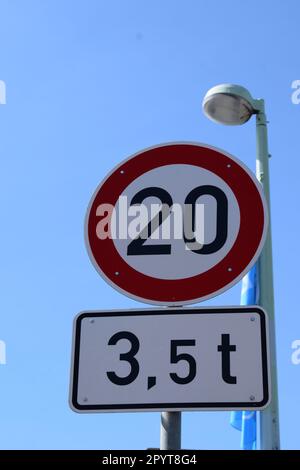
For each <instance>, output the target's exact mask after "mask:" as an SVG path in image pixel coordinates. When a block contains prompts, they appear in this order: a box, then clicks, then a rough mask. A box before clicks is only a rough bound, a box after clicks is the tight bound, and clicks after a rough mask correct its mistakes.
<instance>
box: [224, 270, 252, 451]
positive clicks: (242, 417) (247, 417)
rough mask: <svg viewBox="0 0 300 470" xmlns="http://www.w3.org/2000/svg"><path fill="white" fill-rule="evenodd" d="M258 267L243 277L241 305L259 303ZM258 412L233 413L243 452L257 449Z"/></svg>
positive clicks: (231, 418) (233, 421) (232, 424)
mask: <svg viewBox="0 0 300 470" xmlns="http://www.w3.org/2000/svg"><path fill="white" fill-rule="evenodd" d="M257 271H258V270H257V268H256V265H254V266H253V268H252V269H251V270H250V271H249V272H248V273H247V274H246V276H244V277H243V280H242V292H241V305H255V304H257V303H258V298H259V292H258V286H259V283H258V279H257V278H258V272H257ZM256 414H257V412H256V411H233V412H232V413H231V417H230V424H231V426H233V427H234V428H235V429H238V430H239V431H241V433H242V434H241V448H242V449H243V450H255V449H256Z"/></svg>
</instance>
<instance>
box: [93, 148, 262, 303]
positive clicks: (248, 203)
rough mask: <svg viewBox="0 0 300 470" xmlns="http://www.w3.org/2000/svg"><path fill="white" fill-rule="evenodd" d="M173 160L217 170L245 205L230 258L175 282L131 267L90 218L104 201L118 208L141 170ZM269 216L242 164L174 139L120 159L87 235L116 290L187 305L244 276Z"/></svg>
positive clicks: (98, 197) (98, 194) (102, 188)
mask: <svg viewBox="0 0 300 470" xmlns="http://www.w3.org/2000/svg"><path fill="white" fill-rule="evenodd" d="M170 164H172V165H174V164H189V165H195V166H199V167H201V168H205V169H207V170H209V171H211V172H213V173H215V174H216V175H218V176H219V177H220V178H222V179H223V180H224V181H225V182H226V183H227V184H228V185H229V186H230V188H231V189H232V191H233V193H234V194H235V197H236V199H237V201H238V204H239V209H240V229H239V233H238V236H237V238H236V240H235V243H234V245H233V246H232V248H231V250H230V251H229V253H228V254H227V255H226V256H225V258H223V259H222V260H221V261H220V262H219V263H218V264H217V265H215V266H213V267H212V268H211V269H209V270H208V271H206V272H204V273H201V274H199V275H196V276H192V277H189V278H185V279H174V280H167V279H158V278H154V277H151V276H148V275H145V274H142V273H141V272H139V271H137V270H135V269H134V268H132V267H131V266H129V265H128V264H127V263H126V261H125V260H124V259H123V258H122V257H121V256H120V255H119V253H118V251H117V250H116V248H115V245H114V242H113V240H112V239H110V238H106V239H105V240H99V239H98V238H97V235H96V225H97V223H98V222H99V218H97V217H96V216H94V217H92V216H91V214H95V213H96V208H97V207H98V205H99V204H104V203H106V204H112V205H113V206H115V204H116V202H117V200H118V198H119V196H120V195H121V194H122V193H123V191H124V190H125V188H126V187H127V186H128V185H129V184H130V183H131V182H132V181H133V180H135V179H136V178H138V177H139V176H141V175H142V174H144V173H146V172H147V171H150V170H152V169H154V168H157V167H160V166H164V165H170ZM267 219H268V216H267V209H266V202H265V198H264V196H263V192H262V188H261V186H260V184H259V183H258V181H257V180H256V178H255V177H254V175H253V174H252V173H251V172H250V170H249V169H248V168H247V167H246V166H245V165H244V164H243V163H242V162H240V161H239V160H237V159H236V158H234V157H232V156H231V155H229V154H227V153H225V152H223V151H221V150H219V149H216V148H214V147H211V146H208V145H202V144H196V143H185V142H184V143H169V144H163V145H159V146H155V147H152V148H149V149H146V150H142V151H141V152H139V153H137V154H135V155H133V156H132V157H130V158H128V159H127V160H125V161H123V162H121V163H120V164H119V165H118V166H117V167H116V168H114V170H113V171H112V172H111V173H110V174H109V175H108V176H107V177H106V179H105V180H104V181H103V182H102V183H101V184H100V185H99V186H98V188H97V190H96V191H95V193H94V195H93V197H92V199H91V202H90V205H89V208H88V211H87V216H86V224H85V226H86V227H85V235H86V236H85V238H86V244H87V248H88V252H89V255H90V258H91V260H92V262H93V264H94V266H95V267H96V269H97V270H98V271H99V273H100V274H101V276H103V277H104V278H105V279H106V281H108V282H109V283H110V284H111V285H112V286H113V287H115V288H116V289H117V290H119V291H121V292H122V293H124V294H126V295H128V296H129V297H133V298H135V299H136V300H141V301H145V302H147V303H152V304H162V305H183V304H189V303H195V302H199V301H200V300H205V299H208V298H211V297H213V296H215V295H217V294H220V293H222V292H223V291H225V290H226V289H228V288H230V287H231V286H232V285H234V284H235V283H236V282H238V281H239V280H240V279H241V278H242V277H243V275H244V274H245V273H246V272H247V271H248V270H249V269H250V268H251V266H252V265H253V264H254V263H255V261H256V259H257V258H258V256H259V253H260V251H261V249H262V247H263V243H264V241H265V236H266V230H267ZM116 273H117V274H116Z"/></svg>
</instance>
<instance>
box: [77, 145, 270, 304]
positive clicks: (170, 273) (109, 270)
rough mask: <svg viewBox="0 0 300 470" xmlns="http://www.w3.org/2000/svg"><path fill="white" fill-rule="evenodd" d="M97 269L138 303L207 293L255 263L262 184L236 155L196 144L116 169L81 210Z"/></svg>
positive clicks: (263, 221) (160, 149)
mask: <svg viewBox="0 0 300 470" xmlns="http://www.w3.org/2000/svg"><path fill="white" fill-rule="evenodd" d="M85 230H86V244H87V247H88V252H89V255H90V258H91V260H92V262H93V264H94V266H95V267H96V269H97V270H98V271H99V273H100V274H101V275H102V276H103V277H104V279H105V280H106V281H108V282H109V283H110V284H111V285H112V286H113V287H115V288H116V289H118V290H119V291H121V292H122V293H124V294H127V295H129V296H130V297H133V298H135V299H137V300H141V301H145V302H149V303H153V304H162V305H183V304H189V303H194V302H198V301H200V300H205V299H208V298H210V297H213V296H215V295H217V294H220V293H221V292H223V291H225V290H226V289H228V288H229V287H231V286H232V285H233V284H235V283H236V282H238V281H239V280H240V279H241V278H242V277H243V275H244V274H245V273H246V272H247V271H248V270H249V269H250V267H251V266H252V265H253V264H254V263H255V261H256V259H257V257H258V256H259V253H260V251H261V249H262V247H263V243H264V240H265V236H266V230H267V209H266V203H265V199H264V196H263V193H262V188H261V186H260V184H259V183H258V181H257V180H256V178H255V176H254V175H253V174H252V173H251V172H250V170H249V169H248V168H247V167H246V166H245V165H244V164H243V163H241V162H240V161H239V160H237V159H236V158H234V157H232V156H231V155H229V154H227V153H226V152H223V151H221V150H218V149H216V148H213V147H210V146H208V145H202V144H201V145H200V144H194V143H171V144H164V145H159V146H156V147H152V148H149V149H146V150H143V151H141V152H138V153H137V154H135V155H133V156H132V157H130V158H128V159H127V160H125V161H123V162H122V163H121V164H120V165H118V166H117V167H116V168H114V170H113V171H112V172H111V173H110V174H109V175H108V176H107V177H106V178H105V180H104V181H103V182H102V183H101V184H100V185H99V187H98V188H97V190H96V192H95V194H94V195H93V197H92V200H91V202H90V205H89V208H88V212H87V216H86V227H85Z"/></svg>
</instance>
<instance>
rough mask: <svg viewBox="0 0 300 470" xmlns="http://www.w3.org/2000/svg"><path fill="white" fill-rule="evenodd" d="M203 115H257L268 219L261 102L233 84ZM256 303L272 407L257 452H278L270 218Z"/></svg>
mask: <svg viewBox="0 0 300 470" xmlns="http://www.w3.org/2000/svg"><path fill="white" fill-rule="evenodd" d="M203 111H204V114H205V115H206V116H207V117H208V118H209V119H211V120H212V121H215V122H218V123H221V124H226V125H239V124H244V123H245V122H247V121H248V120H249V119H250V118H251V116H252V115H253V114H255V115H256V176H257V179H258V180H259V181H260V183H261V184H262V186H263V189H264V193H265V197H266V200H267V204H268V208H269V216H270V183H269V156H270V155H269V152H268V133H267V119H266V115H265V103H264V100H262V99H259V100H256V99H254V98H252V96H251V94H250V93H249V91H248V90H246V88H244V87H241V86H239V85H233V84H228V83H227V84H222V85H217V86H215V87H213V88H211V89H210V90H209V91H208V92H207V93H206V95H205V97H204V99H203ZM258 268H259V303H260V305H261V306H262V307H263V308H264V309H265V310H266V312H267V314H268V317H269V346H270V347H269V349H270V364H271V404H270V405H269V406H268V408H267V409H266V410H264V411H262V412H261V413H260V448H261V449H262V450H277V449H279V447H280V438H279V419H278V394H277V367H276V341H275V315H274V289H273V262H272V239H271V217H270V220H269V228H268V233H267V237H266V242H265V245H264V248H263V250H262V253H261V255H260V258H259V262H258Z"/></svg>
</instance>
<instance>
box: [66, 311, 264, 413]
mask: <svg viewBox="0 0 300 470" xmlns="http://www.w3.org/2000/svg"><path fill="white" fill-rule="evenodd" d="M267 335H268V332H267V317H266V314H265V312H264V311H263V310H262V309H261V308H259V307H257V306H253V307H250V306H247V307H223V308H195V309H194V308H163V309H147V310H129V311H102V312H83V313H81V314H79V315H78V316H77V317H76V319H75V322H74V338H73V357H72V373H71V387H70V405H71V408H72V409H73V410H74V411H77V412H108V411H179V410H181V411H183V410H187V411H191V410H236V409H244V410H246V409H262V408H265V407H266V406H267V405H268V402H269V400H270V397H269V390H270V384H269V367H268V345H267Z"/></svg>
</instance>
